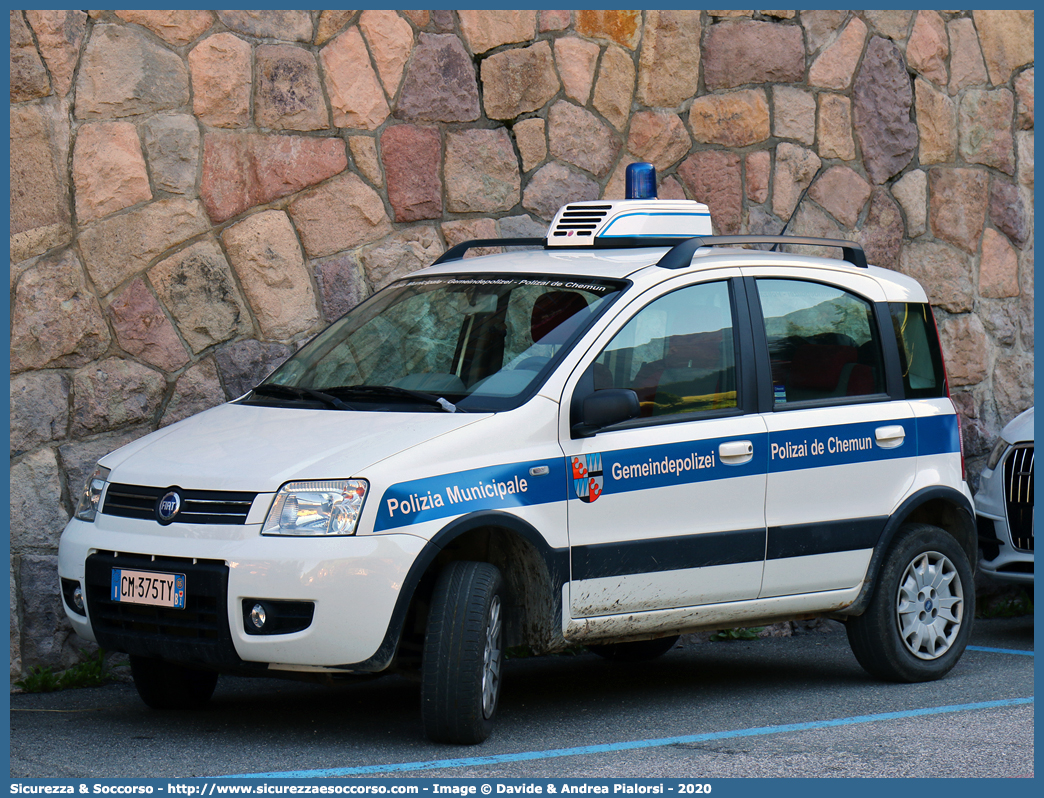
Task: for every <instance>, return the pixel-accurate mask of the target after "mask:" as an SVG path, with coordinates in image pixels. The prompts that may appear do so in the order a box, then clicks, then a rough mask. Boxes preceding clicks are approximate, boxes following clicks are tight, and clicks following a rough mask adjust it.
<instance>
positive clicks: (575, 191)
mask: <svg viewBox="0 0 1044 798" xmlns="http://www.w3.org/2000/svg"><path fill="white" fill-rule="evenodd" d="M598 193H599V189H598V184H597V183H595V182H594V181H593V180H591V179H590V178H588V177H584V176H583V175H580V174H577V173H576V172H574V171H572V170H571V169H569V168H568V167H566V166H563V165H562V164H560V163H549V164H546V165H544V166H542V167H540V168H539V169H538V170H537V171H536V173H535V174H534V175H533V177H532V178H530V180H529V185H527V186H526V189H525V191H524V192H523V194H522V207H523V208H525V209H526V210H527V211H529V212H530V213H533V214H536V215H537V216H539V217H540V218H541V219H543V220H545V221H547V222H550V221H551V219H552V217H554V215H555V214H556V213H557V212H558V209H559V208H561V207H562V206H563V205H565V204H567V203H569V202H583V201H585V200H596V199H598ZM507 221H508V220H507V219H501V222H500V232H501V234H503V235H504V236H508V233H507V232H505V227H504V224H505V222H507ZM546 234H547V228H543V229H541V231H540V232H539V233H536V235H541V236H542V235H546ZM524 235H529V233H525V234H524Z"/></svg>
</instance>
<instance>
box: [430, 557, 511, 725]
mask: <svg viewBox="0 0 1044 798" xmlns="http://www.w3.org/2000/svg"><path fill="white" fill-rule="evenodd" d="M503 639H504V634H503V580H502V579H501V576H500V571H499V570H497V568H496V567H495V566H493V565H490V564H489V563H483V562H461V561H457V562H451V563H450V564H449V565H448V566H446V568H445V570H443V572H442V573H441V574H439V578H438V581H437V582H436V584H435V592H434V594H433V596H432V600H431V609H430V610H429V613H428V628H427V632H426V633H425V637H424V658H423V663H422V666H421V717H422V719H423V721H424V731H425V733H426V734H427V735H428V737H429V738H430V739H432V740H433V741H435V742H439V743H454V744H457V745H475V744H477V743H481V742H482V741H483V740H485V739H486V738H487V737H489V734H490V732H491V731H492V730H493V720H494V718H495V716H496V712H497V702H498V700H499V698H500V671H501V664H502V660H503V652H504V645H503Z"/></svg>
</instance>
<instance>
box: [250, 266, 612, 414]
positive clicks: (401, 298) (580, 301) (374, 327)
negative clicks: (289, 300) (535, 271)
mask: <svg viewBox="0 0 1044 798" xmlns="http://www.w3.org/2000/svg"><path fill="white" fill-rule="evenodd" d="M624 285H625V284H624V283H621V282H619V281H613V280H601V279H597V278H568V277H549V276H546V275H502V274H468V275H445V276H437V277H417V278H413V279H405V280H402V281H400V282H398V283H396V284H395V285H393V286H391V287H390V288H388V289H386V290H384V291H381V292H380V293H379V294H377V295H375V296H374V297H372V298H371V299H369V300H368V301H366V302H364V303H362V304H361V305H359V306H358V307H356V308H354V309H353V310H351V311H349V312H348V314H346V315H345V316H344V317H343V318H341V319H340V320H339V321H337V322H335V323H334V324H332V325H331V326H330V327H328V328H327V329H326V330H325V331H323V332H322V333H320V334H319V335H318V336H316V337H315V339H313V340H312V341H311V342H310V343H309V344H308V345H307V346H305V347H304V348H302V349H301V351H300V352H298V353H297V354H296V355H294V356H293V357H292V358H290V359H289V360H288V361H287V362H286V363H284V364H283V365H282V366H280V367H279V368H278V369H277V370H276V371H275V372H274V373H273V374H272V375H271V376H270V377H269V378H268V379H267V380H265V382H264V383H262V384H261V385H260V386H258V387H257V388H255V389H254V393H253V394H252V395H251V397H250V398H249V399H248V400H247V401H249V402H251V403H258V404H285V403H287V402H292V401H300V402H307V403H311V404H315V403H318V404H320V405H324V404H325V405H326V406H332V407H337V408H338V409H346V408H347V409H359V410H367V409H382V410H385V409H402V410H411V411H412V410H418V409H421V408H423V407H424V406H425V405H428V406H430V409H434V410H438V409H440V408H441V409H446V408H447V405H448V406H449V407H452V408H455V409H459V410H473V411H480V410H481V411H492V410H504V409H510V408H511V407H515V406H517V405H518V404H520V403H521V402H522V401H524V400H525V399H526V398H528V396H529V395H530V394H531V393H532V392H533V391H534V390H535V389H536V387H537V386H538V385H539V384H540V383H541V382H542V381H543V378H544V377H545V376H546V374H547V373H548V371H549V370H550V368H551V367H552V364H554V363H557V362H558V361H559V360H560V359H561V357H562V355H563V354H564V351H565V350H566V349H567V348H568V346H569V345H570V344H571V343H572V342H573V341H574V340H575V339H576V337H577V336H578V335H579V334H580V333H581V332H582V331H583V330H584V329H586V328H587V327H588V326H589V325H590V324H591V322H592V321H593V320H594V319H595V317H596V316H597V315H598V314H599V313H600V312H601V311H602V310H604V309H605V308H606V307H608V305H609V304H610V303H611V302H612V301H613V300H614V299H615V298H616V297H617V296H618V295H619V293H620V291H621V290H622V289H623V287H624ZM440 400H441V401H440Z"/></svg>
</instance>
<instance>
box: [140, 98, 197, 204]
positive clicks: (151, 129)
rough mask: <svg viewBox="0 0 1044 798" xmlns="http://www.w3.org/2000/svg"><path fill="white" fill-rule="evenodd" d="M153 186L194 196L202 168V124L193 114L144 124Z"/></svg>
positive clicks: (174, 192) (152, 120)
mask: <svg viewBox="0 0 1044 798" xmlns="http://www.w3.org/2000/svg"><path fill="white" fill-rule="evenodd" d="M142 133H143V135H144V141H145V152H146V154H147V156H148V159H149V169H150V171H151V172H152V180H153V184H154V185H155V186H156V188H158V189H159V190H160V191H169V192H170V193H172V194H187V195H193V194H195V190H196V171H197V170H198V169H199V125H198V124H197V123H196V119H195V117H193V116H191V115H190V114H164V115H161V116H153V117H151V118H150V119H148V120H147V121H146V122H145V124H144V125H142Z"/></svg>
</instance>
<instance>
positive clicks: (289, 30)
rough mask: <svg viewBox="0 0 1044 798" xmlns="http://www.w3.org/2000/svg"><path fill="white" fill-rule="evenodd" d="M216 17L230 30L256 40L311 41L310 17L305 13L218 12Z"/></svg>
mask: <svg viewBox="0 0 1044 798" xmlns="http://www.w3.org/2000/svg"><path fill="white" fill-rule="evenodd" d="M217 15H218V18H219V19H220V20H221V21H222V22H223V23H224V24H225V26H226V27H227V28H229V29H230V30H234V31H236V32H237V33H245V34H246V35H247V36H253V37H255V38H258V39H282V40H283V41H289V42H310V41H311V40H312V17H311V14H309V12H307V11H218V12H217Z"/></svg>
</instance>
